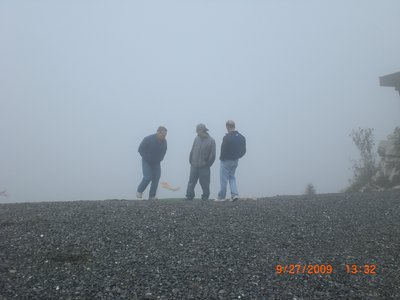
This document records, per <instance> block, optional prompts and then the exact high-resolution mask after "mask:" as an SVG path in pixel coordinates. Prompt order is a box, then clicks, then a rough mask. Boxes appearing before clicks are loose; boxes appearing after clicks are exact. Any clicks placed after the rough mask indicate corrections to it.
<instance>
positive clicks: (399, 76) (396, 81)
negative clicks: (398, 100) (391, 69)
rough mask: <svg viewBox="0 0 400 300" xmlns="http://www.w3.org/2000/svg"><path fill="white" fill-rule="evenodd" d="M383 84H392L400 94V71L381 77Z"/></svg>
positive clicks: (380, 80)
mask: <svg viewBox="0 0 400 300" xmlns="http://www.w3.org/2000/svg"><path fill="white" fill-rule="evenodd" d="M379 83H380V85H381V86H392V87H394V88H395V89H396V91H399V94H400V72H397V73H393V74H389V75H385V76H381V77H379Z"/></svg>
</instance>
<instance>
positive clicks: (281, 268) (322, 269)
mask: <svg viewBox="0 0 400 300" xmlns="http://www.w3.org/2000/svg"><path fill="white" fill-rule="evenodd" d="M344 271H345V272H346V273H347V274H349V275H376V274H377V273H376V271H377V266H376V265H375V264H364V265H361V264H345V268H344ZM275 273H276V274H277V275H284V274H288V275H298V274H309V275H318V274H321V275H330V274H332V273H334V268H333V266H332V265H331V264H285V265H281V264H277V265H276V266H275Z"/></svg>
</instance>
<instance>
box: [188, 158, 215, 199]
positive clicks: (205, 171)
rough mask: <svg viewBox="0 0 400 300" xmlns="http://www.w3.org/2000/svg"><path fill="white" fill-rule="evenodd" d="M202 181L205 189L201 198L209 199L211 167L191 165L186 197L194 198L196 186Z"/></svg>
mask: <svg viewBox="0 0 400 300" xmlns="http://www.w3.org/2000/svg"><path fill="white" fill-rule="evenodd" d="M197 180H199V181H200V186H201V188H202V190H203V194H202V195H201V199H203V200H207V199H208V197H210V167H200V168H197V167H193V166H190V175H189V182H188V186H187V190H186V199H189V200H192V199H193V198H194V196H195V195H194V188H195V186H196V184H197Z"/></svg>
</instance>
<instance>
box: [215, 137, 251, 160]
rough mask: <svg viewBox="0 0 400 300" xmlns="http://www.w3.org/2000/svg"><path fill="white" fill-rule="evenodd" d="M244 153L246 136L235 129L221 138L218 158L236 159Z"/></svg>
mask: <svg viewBox="0 0 400 300" xmlns="http://www.w3.org/2000/svg"><path fill="white" fill-rule="evenodd" d="M245 153H246V138H245V137H244V136H243V135H241V134H240V133H239V132H237V131H230V132H228V133H227V134H226V135H225V136H224V139H223V140H222V145H221V155H220V157H219V159H220V160H236V159H239V158H241V157H243V155H244V154H245Z"/></svg>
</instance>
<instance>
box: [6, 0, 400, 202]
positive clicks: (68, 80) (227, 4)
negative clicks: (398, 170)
mask: <svg viewBox="0 0 400 300" xmlns="http://www.w3.org/2000/svg"><path fill="white" fill-rule="evenodd" d="M399 11H400V1H397V0H392V1H390V0H385V1H378V0H376V1H344V0H343V1H320V0H315V1H311V0H310V1H294V0H293V1H255V0H249V1H232V0H229V1H227V0H226V1H207V0H202V1H183V0H182V1H173V0H169V1H46V0H42V1H40V0H38V1H8V0H4V1H1V3H0V113H1V114H0V191H2V190H7V193H8V194H9V197H7V198H6V197H2V198H0V201H1V202H22V201H24V202H25V201H62V200H80V199H88V200H89V199H109V198H126V199H133V198H135V193H136V188H137V186H138V184H139V182H140V180H141V178H142V170H141V158H140V156H139V154H138V152H137V148H138V146H139V144H140V142H141V141H142V139H143V138H144V137H145V136H147V135H149V134H152V133H155V131H156V129H157V127H158V126H159V125H164V126H166V127H167V129H168V135H167V141H168V151H167V154H166V156H165V159H164V161H163V162H162V165H161V167H162V176H161V180H160V181H167V182H168V183H170V184H171V185H172V186H180V187H181V190H180V191H179V192H175V193H174V192H171V191H168V190H163V189H162V188H161V187H160V188H159V190H158V197H159V198H171V197H184V195H185V190H186V185H187V181H188V176H189V162H188V156H189V151H190V149H191V146H192V143H193V139H194V138H195V135H196V133H195V127H196V125H197V124H198V123H200V122H203V123H205V124H206V126H207V127H208V128H209V129H210V131H209V133H210V135H211V136H212V137H213V138H214V139H215V140H216V143H217V160H216V162H215V164H214V165H213V166H212V169H211V172H212V173H211V181H212V183H211V197H213V198H214V197H216V195H217V193H218V188H219V160H218V157H219V152H220V145H221V141H222V138H223V136H224V134H225V132H226V129H225V122H226V120H227V119H232V120H234V121H235V122H236V125H237V129H238V130H239V132H241V133H242V134H243V135H244V136H245V137H246V139H247V154H246V156H245V157H244V158H243V159H241V160H240V162H239V167H238V169H237V182H238V188H239V193H240V195H241V196H249V197H262V196H273V195H276V194H301V193H303V192H304V189H305V186H306V184H307V183H312V184H313V185H314V186H315V188H316V191H317V193H329V192H339V191H340V190H342V189H343V188H345V187H346V186H347V185H348V180H349V179H350V178H351V177H352V170H351V166H352V162H351V159H358V157H359V155H358V150H357V149H356V147H355V145H354V144H353V142H352V140H351V137H350V136H349V134H350V133H351V131H352V130H353V129H357V128H358V127H362V128H365V127H371V128H374V129H375V140H376V142H377V143H378V142H379V141H380V140H382V139H385V138H386V136H387V135H388V134H390V133H392V131H393V129H394V128H395V127H396V126H397V125H400V124H399V116H400V97H399V94H398V93H397V92H396V91H395V90H394V88H388V87H380V86H379V80H378V77H379V76H383V75H387V74H390V73H394V72H398V71H400V63H399V59H400V56H399V53H400V40H399V29H400V18H399V16H398V12H399ZM200 194H201V190H200V188H199V185H198V186H197V188H196V196H197V197H198V196H200ZM145 196H146V197H147V196H148V188H147V190H146V191H145Z"/></svg>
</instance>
